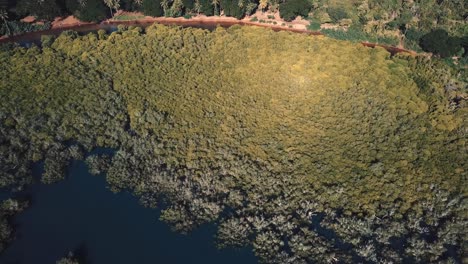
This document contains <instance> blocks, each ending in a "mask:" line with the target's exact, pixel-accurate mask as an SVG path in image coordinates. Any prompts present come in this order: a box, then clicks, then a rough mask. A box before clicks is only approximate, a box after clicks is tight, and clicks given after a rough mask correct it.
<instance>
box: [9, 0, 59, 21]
mask: <svg viewBox="0 0 468 264" xmlns="http://www.w3.org/2000/svg"><path fill="white" fill-rule="evenodd" d="M16 13H17V14H18V15H20V16H26V15H32V16H36V17H37V18H39V19H47V20H52V19H53V18H54V17H56V16H60V15H62V14H63V12H62V11H61V10H60V7H59V5H58V4H57V2H56V1H55V0H42V1H37V0H20V1H19V2H18V4H17V5H16Z"/></svg>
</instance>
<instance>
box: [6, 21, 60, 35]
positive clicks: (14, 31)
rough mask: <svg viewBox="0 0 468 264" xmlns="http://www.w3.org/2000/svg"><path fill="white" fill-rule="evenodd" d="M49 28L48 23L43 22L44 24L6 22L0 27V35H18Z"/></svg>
mask: <svg viewBox="0 0 468 264" xmlns="http://www.w3.org/2000/svg"><path fill="white" fill-rule="evenodd" d="M7 27H8V28H7ZM50 28H51V24H50V22H45V23H44V24H32V23H26V22H21V21H8V22H7V23H6V24H2V26H1V27H0V35H8V33H10V35H19V34H23V33H27V32H34V31H41V30H47V29H50Z"/></svg>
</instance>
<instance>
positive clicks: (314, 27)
mask: <svg viewBox="0 0 468 264" xmlns="http://www.w3.org/2000/svg"><path fill="white" fill-rule="evenodd" d="M320 25H321V24H320V22H319V21H316V20H314V21H311V22H310V23H309V25H308V26H307V29H308V30H313V31H317V30H320Z"/></svg>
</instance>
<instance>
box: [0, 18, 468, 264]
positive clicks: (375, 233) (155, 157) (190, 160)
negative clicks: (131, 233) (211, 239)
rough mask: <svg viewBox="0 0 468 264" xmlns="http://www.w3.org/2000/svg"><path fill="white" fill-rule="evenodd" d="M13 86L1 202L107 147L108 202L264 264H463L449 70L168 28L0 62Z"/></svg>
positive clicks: (269, 34) (456, 86)
mask: <svg viewBox="0 0 468 264" xmlns="http://www.w3.org/2000/svg"><path fill="white" fill-rule="evenodd" d="M0 79H1V80H2V82H0V97H1V98H2V99H3V100H1V101H0V143H1V145H0V146H1V147H0V156H2V157H5V159H0V168H1V170H0V188H4V189H12V190H15V189H16V190H17V189H21V188H23V187H24V186H27V185H28V184H30V183H31V181H32V179H31V173H30V172H31V167H32V164H33V163H34V162H37V161H44V173H43V175H42V178H41V181H42V182H43V183H47V184H52V183H54V182H57V181H60V180H61V179H63V177H64V175H66V174H65V172H66V168H67V164H69V163H70V161H71V160H73V159H83V158H84V153H88V152H89V151H91V150H93V149H95V148H99V147H101V148H109V149H115V150H116V151H115V153H114V154H113V155H105V154H103V155H96V156H92V157H87V158H86V162H87V164H88V166H89V169H90V172H91V173H95V174H96V173H97V174H99V173H102V174H104V175H105V177H106V180H107V182H108V183H109V185H110V186H111V190H112V191H115V192H118V191H123V190H130V191H131V192H132V193H134V194H135V195H136V196H137V197H139V199H140V201H141V204H142V205H144V206H148V207H157V206H161V203H160V202H161V200H162V201H163V202H162V205H163V210H162V213H161V217H160V219H161V220H163V221H165V222H166V223H168V224H169V225H170V226H171V227H172V228H173V229H174V230H176V231H179V232H183V233H188V232H190V231H191V230H193V229H194V228H197V227H199V226H201V225H203V224H205V223H213V222H214V223H217V227H218V229H217V235H216V239H217V243H218V245H219V246H220V247H243V246H247V245H249V246H252V248H253V251H254V253H255V255H256V256H258V257H259V259H260V260H261V261H263V262H266V263H281V264H284V263H294V264H296V263H300V264H303V263H322V262H337V261H340V262H343V263H405V262H406V263H440V262H447V263H457V262H462V261H463V258H464V257H465V255H464V254H465V252H466V250H467V249H466V245H467V244H466V237H467V232H468V228H467V222H466V212H467V206H468V205H467V203H466V197H465V194H466V188H467V186H466V184H464V181H465V180H466V172H467V170H468V167H467V163H466V162H467V160H468V157H467V154H468V153H467V152H466V133H467V131H468V130H467V120H468V107H467V101H466V99H464V96H465V98H466V85H465V83H463V82H458V81H457V79H456V76H454V75H453V72H452V71H451V70H450V69H449V68H448V66H447V65H445V64H443V63H442V62H441V61H439V60H431V59H429V58H426V57H423V56H416V57H414V56H410V55H407V54H396V55H395V56H390V54H389V53H388V52H387V51H385V50H383V49H380V48H376V49H369V48H366V47H363V46H362V45H358V44H355V43H351V42H346V41H341V40H336V39H331V38H325V37H313V38H312V37H308V36H307V35H305V34H289V33H288V32H283V31H278V32H274V31H272V30H268V29H266V28H260V27H242V26H237V25H234V26H232V27H229V28H222V27H217V28H216V29H215V30H213V31H208V30H202V29H198V28H189V27H187V28H182V27H170V26H165V25H161V24H154V25H151V26H149V27H147V28H145V29H144V30H143V29H141V28H138V27H125V26H122V27H118V29H117V31H115V32H113V33H110V34H107V33H106V32H105V31H104V30H100V31H97V32H96V33H91V34H87V35H79V34H77V33H76V32H73V31H65V32H63V33H62V34H61V35H60V36H58V37H57V38H52V39H49V40H47V41H44V42H43V45H42V46H41V47H37V46H33V47H31V48H22V47H16V48H13V49H5V50H1V51H0ZM0 225H2V226H1V227H2V228H1V229H0V230H5V231H8V232H5V234H3V235H2V236H0V238H2V239H5V240H7V241H8V239H10V238H11V227H10V226H8V223H4V222H3V223H0Z"/></svg>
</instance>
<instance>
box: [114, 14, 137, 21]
mask: <svg viewBox="0 0 468 264" xmlns="http://www.w3.org/2000/svg"><path fill="white" fill-rule="evenodd" d="M143 18H145V16H142V15H138V16H135V15H118V16H115V17H113V20H119V21H128V20H138V19H143Z"/></svg>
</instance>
